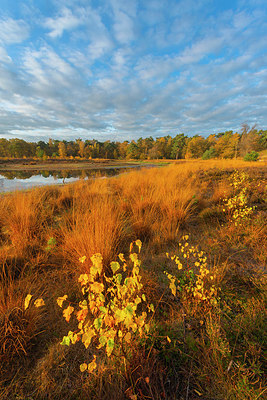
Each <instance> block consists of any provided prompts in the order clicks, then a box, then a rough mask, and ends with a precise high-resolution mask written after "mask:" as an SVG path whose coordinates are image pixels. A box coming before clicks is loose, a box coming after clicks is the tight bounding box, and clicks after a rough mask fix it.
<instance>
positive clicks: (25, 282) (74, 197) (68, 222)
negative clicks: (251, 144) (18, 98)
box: [0, 160, 266, 400]
mask: <svg viewBox="0 0 267 400" xmlns="http://www.w3.org/2000/svg"><path fill="white" fill-rule="evenodd" d="M262 166H263V165H262V164H261V163H248V162H244V161H241V160H227V161H226V160H208V161H202V160H197V161H195V160H189V161H183V162H177V163H172V164H171V165H169V166H165V167H161V168H151V169H143V170H141V171H131V172H129V173H127V174H122V175H120V176H117V177H114V178H111V179H95V180H88V181H80V182H77V183H76V184H71V185H65V186H62V187H53V188H43V189H35V190H31V191H29V192H16V193H14V194H8V195H6V196H3V197H2V198H1V201H0V261H1V263H2V264H3V274H2V280H1V278H0V336H1V338H0V349H2V350H1V351H2V353H1V351H0V364H1V360H4V361H5V362H6V360H9V361H11V360H12V359H16V360H18V365H23V364H22V363H21V364H20V359H23V358H24V356H25V353H26V354H29V352H30V351H31V344H32V343H33V340H34V337H35V335H36V333H38V332H39V330H40V324H39V322H40V319H39V318H40V312H39V311H38V309H35V308H33V309H32V308H29V309H28V310H26V311H24V309H23V302H24V298H25V297H26V295H27V293H29V292H32V293H38V294H39V292H40V291H41V290H43V289H44V288H45V291H46V293H47V298H48V301H47V316H46V315H42V318H43V321H41V322H42V324H43V323H46V324H49V326H50V330H47V332H46V333H45V335H44V336H43V337H44V340H45V343H44V345H43V347H42V346H40V347H38V350H37V353H36V355H35V357H36V359H38V361H37V362H34V363H33V365H32V366H31V367H29V369H28V372H27V376H25V375H23V374H24V373H23V372H22V371H20V372H19V376H20V378H17V377H16V378H15V381H14V382H13V383H10V384H8V385H9V386H8V385H7V388H9V389H8V390H7V391H6V389H4V390H3V387H5V385H6V384H4V386H1V384H2V383H1V379H0V397H1V394H2V393H9V395H7V394H6V395H4V394H3V395H2V397H3V398H12V397H10V393H12V391H13V392H14V393H17V394H18V396H21V398H24V397H23V390H26V392H27V390H28V389H27V385H29V386H31V385H33V386H34V387H35V389H34V390H35V394H34V395H33V398H34V396H35V395H36V396H37V397H38V398H40V399H41V398H48V399H57V398H63V397H64V398H65V399H71V398H88V396H89V397H90V398H92V399H97V398H101V399H109V398H114V399H115V398H117V399H124V398H130V396H135V395H136V396H137V397H136V399H138V400H139V399H145V398H152V399H161V398H188V399H189V398H192V399H194V398H197V396H198V395H197V392H196V391H195V390H197V391H198V392H199V393H201V394H202V396H203V398H204V397H205V398H214V399H216V400H217V399H218V400H219V399H221V398H224V399H229V400H230V399H233V398H237V399H238V400H246V399H251V400H252V399H253V396H254V397H255V398H257V397H256V396H258V398H259V399H260V398H261V397H259V395H260V396H261V392H262V390H263V386H262V385H263V384H262V381H261V379H262V375H261V373H260V372H259V371H260V370H261V368H262V367H261V362H262V361H261V360H262V335H263V334H262V326H263V315H262V312H261V311H260V310H261V308H263V307H264V306H263V299H262V297H261V293H262V292H263V290H264V277H263V268H262V266H263V265H264V263H265V262H266V240H265V237H266V227H265V223H264V221H265V217H266V211H265V210H264V205H265V203H264V202H265V201H266V200H264V197H265V196H266V192H265V190H266V189H265V180H264V177H263V174H261V180H260V181H259V182H258V181H257V179H258V176H260V171H261V170H262ZM238 168H245V169H246V170H247V171H248V172H249V174H250V180H251V187H250V191H249V193H250V199H251V201H253V202H255V204H257V205H258V209H256V210H255V213H254V214H253V218H252V219H251V220H250V221H249V222H248V223H247V224H244V225H243V226H238V227H236V226H234V225H231V224H229V223H228V222H227V220H226V219H224V220H222V221H221V218H222V219H223V218H224V214H223V212H222V200H223V198H224V197H225V196H227V195H229V194H230V193H231V186H230V185H229V181H228V176H229V174H230V173H231V171H233V169H238ZM253 204H254V203H253ZM222 225H223V226H222ZM184 232H186V233H190V237H191V239H192V243H194V244H197V245H199V246H200V248H202V249H203V250H204V251H205V252H206V254H207V256H208V263H209V268H210V269H212V268H213V266H215V267H216V269H217V275H216V284H218V286H220V287H221V292H220V298H221V300H220V302H221V304H220V307H221V309H216V310H214V311H210V314H209V315H204V313H203V312H202V313H201V312H200V310H199V309H198V310H197V309H196V304H193V303H190V302H187V303H183V302H181V301H180V300H178V301H175V300H174V299H173V297H172V295H171V292H170V291H169V289H168V285H167V282H166V278H165V275H164V273H163V271H164V270H169V271H170V272H171V273H172V270H171V268H172V267H171V265H170V262H169V261H168V260H167V259H166V256H165V252H166V251H168V252H170V253H172V252H173V253H176V250H177V246H178V242H179V239H180V237H181V236H182V234H184ZM51 238H55V240H56V242H55V244H54V246H52V247H51V248H49V246H47V241H48V240H49V239H51ZM136 239H141V240H142V241H143V249H142V253H141V256H142V259H143V267H142V268H141V272H142V276H143V283H144V289H145V292H146V296H147V298H148V300H149V302H152V303H154V304H155V306H156V307H157V309H156V313H155V320H154V322H153V323H154V330H152V332H151V334H150V336H149V341H148V342H146V341H144V343H143V344H142V346H141V347H140V348H136V349H135V350H134V352H133V357H132V359H131V363H129V366H128V367H127V369H125V368H124V370H123V369H122V368H121V367H122V366H121V364H120V360H117V364H116V363H115V364H114V365H112V363H111V364H110V365H106V366H105V367H104V365H103V368H102V367H101V366H100V367H101V368H102V369H101V368H100V370H99V371H100V372H99V373H97V374H96V375H94V376H93V377H90V378H87V377H86V376H81V375H80V371H79V364H80V363H81V362H83V361H84V357H85V359H86V357H87V358H88V361H90V359H91V358H92V354H91V350H89V353H85V352H84V348H83V347H82V345H81V346H80V343H79V344H78V346H77V351H76V349H75V347H70V348H68V349H65V348H62V347H61V346H59V344H58V343H59V341H60V340H61V339H62V336H63V334H64V332H68V330H70V329H73V327H72V326H71V325H70V326H68V324H67V323H65V321H62V322H59V321H58V318H61V314H62V310H61V309H59V310H57V305H56V303H55V301H54V300H53V299H54V298H57V297H58V296H63V295H64V294H69V299H70V301H71V302H76V301H80V300H81V299H80V298H78V297H79V296H78V295H77V293H76V292H77V290H76V289H77V275H78V274H79V273H80V272H81V271H86V269H87V268H88V267H89V260H90V256H91V255H92V254H94V253H101V254H102V256H103V258H104V263H105V265H106V266H107V267H108V265H109V262H110V261H112V260H115V259H116V256H117V254H118V253H120V252H124V253H127V251H128V248H129V243H130V242H131V241H132V240H136ZM84 255H85V256H87V262H85V263H84V264H81V263H80V262H79V257H82V256H84ZM64 267H65V268H64ZM74 279H75V280H74ZM41 288H42V289H41ZM64 291H66V292H64ZM254 309H255V310H256V311H257V312H253V310H254ZM231 324H233V325H232V326H231ZM253 326H254V327H256V328H257V330H256V333H255V332H254V331H253ZM59 327H60V330H62V335H61V332H60V334H59V332H58V330H59ZM63 331H64V332H63ZM167 335H168V336H169V337H171V339H172V341H171V343H168V342H167V340H166V336H167ZM241 336H242V338H244V340H245V341H246V348H244V346H243V345H242V340H241ZM79 346H80V347H79ZM40 348H42V350H40ZM228 348H229V349H230V353H229V352H228ZM1 357H2V359H1ZM232 359H233V360H234V361H233V363H232V364H231V365H232V366H231V368H230V370H229V371H228V372H227V368H228V367H229V363H230V362H231V360H232ZM4 365H6V364H4ZM237 365H240V368H239V369H238V367H237ZM117 367H118V368H117ZM120 368H121V369H120ZM5 371H6V368H5ZM101 371H102V372H101ZM116 371H117V372H116ZM118 371H119V372H118ZM123 371H124V372H123ZM2 372H3V368H2ZM12 373H13V372H12ZM250 377H252V378H253V379H251V378H250ZM2 379H3V378H2ZM19 379H21V381H20V380H19ZM242 379H244V382H243V383H242ZM257 380H258V381H257ZM23 381H25V382H26V386H25V384H24V383H23ZM254 382H256V383H255V384H254ZM13 384H14V386H12V385H13ZM242 385H243V386H242ZM19 386H21V387H22V388H24V389H23V390H22V391H20V390H19V389H18V388H19ZM12 387H13V389H12ZM25 388H26V389H25ZM1 390H3V391H2V392H1ZM30 393H31V390H28V394H29V396H28V397H31V395H30ZM8 396H9V397H8ZM18 396H17V398H20V397H18ZM101 396H102V397H101ZM164 396H165V397H164ZM179 396H180V397H179ZM14 398H15V397H14ZM25 398H26V397H25ZM132 398H135V397H132Z"/></svg>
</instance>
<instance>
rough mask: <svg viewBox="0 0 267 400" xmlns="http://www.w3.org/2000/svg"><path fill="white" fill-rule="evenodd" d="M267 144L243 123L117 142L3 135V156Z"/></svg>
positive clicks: (239, 152)
mask: <svg viewBox="0 0 267 400" xmlns="http://www.w3.org/2000/svg"><path fill="white" fill-rule="evenodd" d="M266 148H267V131H266V130H258V129H256V127H255V126H253V127H252V128H250V127H249V126H248V125H246V124H243V125H242V129H241V131H240V132H239V133H238V132H233V131H231V130H230V131H226V132H220V133H217V134H212V135H209V136H208V137H206V138H205V137H203V136H201V135H194V136H192V137H189V136H186V135H185V134H184V133H179V134H177V135H176V136H175V137H171V136H170V135H167V136H163V137H159V138H156V139H154V138H153V137H148V138H144V139H143V138H142V137H141V138H139V139H138V140H132V141H130V142H129V141H124V142H115V141H110V140H106V141H105V142H100V141H98V140H95V139H93V140H82V139H77V140H74V141H67V140H61V141H60V140H53V139H49V140H48V142H44V141H39V142H26V141H25V140H22V139H9V140H8V139H0V157H1V158H38V159H43V160H45V159H48V158H61V159H65V158H77V157H78V158H85V159H94V158H103V159H120V160H125V159H126V160H127V159H134V160H151V159H176V160H178V159H183V158H202V159H209V158H236V157H244V156H246V155H248V154H250V153H256V152H258V151H261V150H264V149H266Z"/></svg>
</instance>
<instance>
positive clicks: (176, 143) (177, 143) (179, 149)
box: [170, 133, 186, 160]
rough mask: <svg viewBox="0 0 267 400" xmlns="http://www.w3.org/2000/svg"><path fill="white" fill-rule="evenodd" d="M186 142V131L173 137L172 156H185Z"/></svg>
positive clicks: (177, 157) (176, 157)
mask: <svg viewBox="0 0 267 400" xmlns="http://www.w3.org/2000/svg"><path fill="white" fill-rule="evenodd" d="M185 144H186V136H185V135H184V133H180V134H178V135H176V136H175V137H174V138H173V139H172V148H171V154H170V158H172V159H175V160H178V159H180V158H183V157H184V149H185Z"/></svg>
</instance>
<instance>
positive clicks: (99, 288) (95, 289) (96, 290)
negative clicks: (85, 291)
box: [90, 282, 104, 294]
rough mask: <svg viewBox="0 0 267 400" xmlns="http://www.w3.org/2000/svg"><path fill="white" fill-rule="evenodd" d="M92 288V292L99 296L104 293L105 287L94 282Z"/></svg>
mask: <svg viewBox="0 0 267 400" xmlns="http://www.w3.org/2000/svg"><path fill="white" fill-rule="evenodd" d="M90 288H91V290H92V292H94V293H96V294H99V293H101V292H103V290H104V285H103V283H99V282H94V283H92V284H91V285H90Z"/></svg>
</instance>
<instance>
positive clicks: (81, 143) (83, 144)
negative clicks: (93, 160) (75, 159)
mask: <svg viewBox="0 0 267 400" xmlns="http://www.w3.org/2000/svg"><path fill="white" fill-rule="evenodd" d="M76 142H77V144H78V146H79V156H80V157H82V158H83V157H84V150H85V143H84V142H83V141H82V140H81V139H78V140H76Z"/></svg>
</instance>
